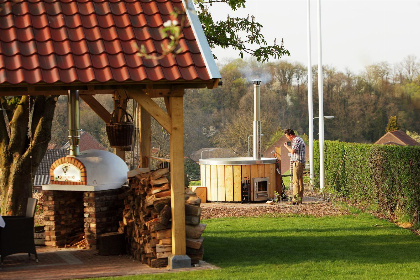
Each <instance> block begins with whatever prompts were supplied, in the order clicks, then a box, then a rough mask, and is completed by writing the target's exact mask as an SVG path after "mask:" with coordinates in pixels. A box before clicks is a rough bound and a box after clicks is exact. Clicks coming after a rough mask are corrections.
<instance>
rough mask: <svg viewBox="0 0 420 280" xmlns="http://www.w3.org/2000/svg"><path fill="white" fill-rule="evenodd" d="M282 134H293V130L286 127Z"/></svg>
mask: <svg viewBox="0 0 420 280" xmlns="http://www.w3.org/2000/svg"><path fill="white" fill-rule="evenodd" d="M284 134H287V135H295V132H294V131H293V129H290V128H288V129H285V130H284Z"/></svg>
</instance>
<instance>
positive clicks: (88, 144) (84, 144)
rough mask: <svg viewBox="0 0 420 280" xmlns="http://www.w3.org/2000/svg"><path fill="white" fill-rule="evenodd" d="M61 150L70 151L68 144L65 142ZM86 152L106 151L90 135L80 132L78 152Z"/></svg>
mask: <svg viewBox="0 0 420 280" xmlns="http://www.w3.org/2000/svg"><path fill="white" fill-rule="evenodd" d="M61 148H62V149H65V150H68V149H70V143H69V142H67V143H66V144H64V145H63V147H61ZM87 150H106V148H105V147H104V146H103V145H102V144H101V143H99V142H98V140H96V139H95V137H93V136H92V134H90V133H89V132H87V131H83V130H82V131H81V132H80V142H79V151H80V152H83V151H87Z"/></svg>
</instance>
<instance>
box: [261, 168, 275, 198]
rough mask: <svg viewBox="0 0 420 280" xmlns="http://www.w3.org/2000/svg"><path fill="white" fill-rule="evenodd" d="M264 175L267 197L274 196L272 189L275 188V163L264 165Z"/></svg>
mask: <svg viewBox="0 0 420 280" xmlns="http://www.w3.org/2000/svg"><path fill="white" fill-rule="evenodd" d="M264 169H265V177H268V178H269V179H268V180H269V181H268V197H271V198H274V191H275V190H276V165H275V164H267V165H265V166H264Z"/></svg>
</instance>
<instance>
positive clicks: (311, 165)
mask: <svg viewBox="0 0 420 280" xmlns="http://www.w3.org/2000/svg"><path fill="white" fill-rule="evenodd" d="M310 2H311V1H310V0H308V5H307V6H308V112H309V169H310V172H309V174H310V181H311V187H312V186H313V185H314V102H313V95H312V60H311V4H310Z"/></svg>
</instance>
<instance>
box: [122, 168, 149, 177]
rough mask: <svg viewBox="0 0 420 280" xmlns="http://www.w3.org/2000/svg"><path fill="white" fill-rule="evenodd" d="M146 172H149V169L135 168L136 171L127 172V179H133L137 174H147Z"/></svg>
mask: <svg viewBox="0 0 420 280" xmlns="http://www.w3.org/2000/svg"><path fill="white" fill-rule="evenodd" d="M148 172H150V169H149V168H137V169H134V170H130V171H128V172H127V178H131V177H134V176H136V175H138V174H142V173H148Z"/></svg>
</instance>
